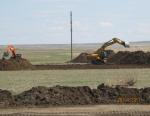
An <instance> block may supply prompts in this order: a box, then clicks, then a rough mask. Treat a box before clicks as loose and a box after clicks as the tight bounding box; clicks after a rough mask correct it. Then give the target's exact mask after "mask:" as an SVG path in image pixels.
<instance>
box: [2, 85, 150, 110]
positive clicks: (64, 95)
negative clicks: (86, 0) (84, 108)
mask: <svg viewBox="0 0 150 116" xmlns="http://www.w3.org/2000/svg"><path fill="white" fill-rule="evenodd" d="M96 104H150V88H149V87H148V88H142V89H137V88H128V87H122V86H115V87H109V86H106V85H104V84H101V85H99V86H98V87H97V88H96V89H91V88H90V87H88V86H79V87H67V86H59V85H58V86H54V87H43V86H38V87H33V88H31V89H30V90H27V91H24V92H22V93H20V94H18V95H12V94H11V92H9V91H7V90H0V107H20V106H28V107H40V106H72V105H96Z"/></svg>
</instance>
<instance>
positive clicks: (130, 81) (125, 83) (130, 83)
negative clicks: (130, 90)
mask: <svg viewBox="0 0 150 116" xmlns="http://www.w3.org/2000/svg"><path fill="white" fill-rule="evenodd" d="M136 83H137V80H136V79H134V78H127V79H124V80H119V81H118V82H117V84H116V85H119V86H125V87H132V86H134V85H135V84H136Z"/></svg>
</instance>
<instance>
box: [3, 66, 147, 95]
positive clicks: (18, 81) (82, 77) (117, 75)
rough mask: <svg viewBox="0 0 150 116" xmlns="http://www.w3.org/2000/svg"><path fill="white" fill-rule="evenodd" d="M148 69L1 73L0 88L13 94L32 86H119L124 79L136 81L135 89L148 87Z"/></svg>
mask: <svg viewBox="0 0 150 116" xmlns="http://www.w3.org/2000/svg"><path fill="white" fill-rule="evenodd" d="M149 77H150V69H130V70H129V69H100V70H99V69H93V70H43V71H40V70H39V71H1V72H0V83H1V84H0V88H1V89H7V90H11V91H13V92H14V93H19V92H22V91H23V90H27V89H30V88H31V87H34V86H53V85H68V86H79V85H86V86H90V87H92V88H94V87H96V86H97V85H98V84H101V83H106V84H108V85H115V84H120V83H122V81H124V80H126V79H131V78H133V79H135V80H137V83H136V85H135V86H136V87H148V86H150V78H149Z"/></svg>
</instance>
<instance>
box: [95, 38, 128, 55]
mask: <svg viewBox="0 0 150 116" xmlns="http://www.w3.org/2000/svg"><path fill="white" fill-rule="evenodd" d="M115 43H118V44H120V45H123V46H124V47H126V48H128V47H129V45H128V44H127V43H126V42H124V41H122V40H120V39H118V38H113V39H111V40H109V41H108V42H106V43H104V44H103V45H102V47H101V48H99V49H98V50H97V51H96V52H95V53H97V54H99V53H100V52H101V51H104V50H105V49H106V48H107V47H108V46H111V45H113V44H115Z"/></svg>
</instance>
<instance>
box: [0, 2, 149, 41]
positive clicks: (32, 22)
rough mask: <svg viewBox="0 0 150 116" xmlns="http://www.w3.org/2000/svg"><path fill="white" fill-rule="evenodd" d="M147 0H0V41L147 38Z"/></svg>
mask: <svg viewBox="0 0 150 116" xmlns="http://www.w3.org/2000/svg"><path fill="white" fill-rule="evenodd" d="M149 5H150V0H0V44H43V43H46V44H56V43H57V44H64V43H70V26H69V12H70V10H72V12H73V42H74V43H100V42H105V41H107V40H109V39H111V38H113V37H118V38H121V39H123V40H126V41H149V40H150V15H149V11H150V7H149Z"/></svg>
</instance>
